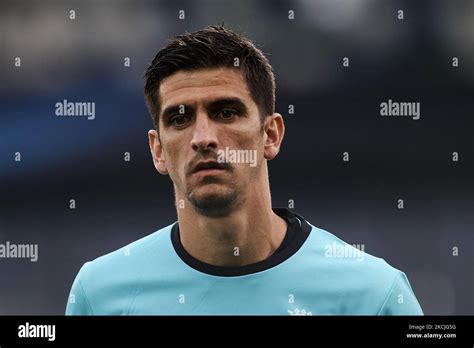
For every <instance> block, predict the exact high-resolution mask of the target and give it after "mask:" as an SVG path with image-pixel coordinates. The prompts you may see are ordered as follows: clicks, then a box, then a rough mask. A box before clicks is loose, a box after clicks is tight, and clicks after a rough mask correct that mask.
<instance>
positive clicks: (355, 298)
mask: <svg viewBox="0 0 474 348" xmlns="http://www.w3.org/2000/svg"><path fill="white" fill-rule="evenodd" d="M274 211H275V213H277V214H278V215H280V216H281V217H282V218H284V219H285V220H286V221H287V222H288V230H287V233H286V237H285V239H284V241H283V243H282V245H281V246H280V248H278V250H277V251H275V252H274V253H273V254H272V255H271V256H270V257H269V258H268V259H266V260H263V261H260V262H257V263H254V264H251V265H246V266H240V267H222V266H214V265H210V264H206V263H203V262H201V261H199V260H197V259H195V258H193V257H192V256H191V255H190V254H188V253H187V252H186V250H185V249H184V248H183V246H182V245H181V242H180V238H179V225H178V223H177V222H176V223H174V224H172V225H169V226H167V227H165V228H163V229H161V230H159V231H157V232H154V233H152V234H150V235H148V236H146V237H144V238H142V239H140V240H138V241H135V242H133V243H131V244H129V245H127V246H125V247H123V248H121V249H118V250H116V251H114V252H112V253H109V254H107V255H104V256H102V257H99V258H97V259H95V260H93V261H91V262H87V263H85V264H84V265H83V266H82V268H81V269H80V271H79V273H78V274H77V276H76V279H75V280H74V283H73V285H72V289H71V293H70V296H69V300H68V303H67V308H66V315H422V314H423V312H422V309H421V307H420V305H419V303H418V301H417V299H416V297H415V295H414V293H413V290H412V289H411V286H410V284H409V282H408V279H407V277H406V276H405V274H404V273H403V272H401V271H399V270H397V269H396V268H394V267H392V266H390V265H389V264H388V263H386V262H385V261H384V260H383V259H381V258H377V257H374V256H371V255H369V254H367V253H365V252H363V251H362V250H360V249H358V248H356V247H354V246H351V245H349V244H347V243H345V242H343V241H342V240H340V239H339V238H337V237H336V236H334V235H333V234H331V233H329V232H327V231H324V230H322V229H320V228H317V227H314V226H312V225H310V224H309V223H308V222H307V221H306V220H305V219H304V218H303V217H301V216H299V215H297V214H295V213H293V212H291V211H289V210H288V209H274ZM236 257H238V256H236Z"/></svg>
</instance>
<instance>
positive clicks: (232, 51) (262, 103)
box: [145, 25, 275, 128]
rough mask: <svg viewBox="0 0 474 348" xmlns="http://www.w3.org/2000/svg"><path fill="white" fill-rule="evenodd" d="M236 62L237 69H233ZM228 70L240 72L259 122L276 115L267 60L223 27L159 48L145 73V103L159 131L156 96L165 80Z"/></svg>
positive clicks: (186, 34) (180, 36)
mask: <svg viewBox="0 0 474 348" xmlns="http://www.w3.org/2000/svg"><path fill="white" fill-rule="evenodd" d="M235 58H238V59H239V61H238V62H239V66H238V67H236V66H235V65H234V63H235ZM221 67H229V68H236V69H240V71H241V72H242V73H243V76H244V79H245V81H246V82H247V86H248V89H249V91H250V94H251V96H252V98H253V100H254V102H255V104H257V106H258V109H259V112H260V118H261V120H263V119H264V118H265V117H266V116H268V115H271V114H273V113H274V112H275V77H274V75H273V69H272V66H271V65H270V63H269V62H268V59H267V58H266V57H265V56H264V55H263V53H262V51H260V50H259V49H258V48H257V47H256V46H255V45H254V44H253V43H252V42H251V41H250V40H249V39H247V38H245V37H244V36H242V35H240V34H237V33H235V32H233V31H232V30H229V29H227V28H224V27H223V26H222V25H211V26H208V27H207V28H204V29H202V30H199V31H196V32H193V33H185V34H183V35H178V36H176V37H175V38H173V39H172V40H170V41H169V42H168V44H167V45H166V46H165V47H164V48H162V49H161V50H160V51H159V52H158V53H157V55H156V56H155V58H154V59H153V61H152V62H151V64H150V66H149V67H148V69H147V71H146V73H145V102H146V104H147V107H148V110H149V112H150V115H151V117H152V119H153V123H154V124H155V127H156V128H158V124H159V123H158V121H159V115H160V112H161V111H160V107H161V105H160V102H161V101H160V96H159V95H157V92H158V91H159V88H160V83H161V81H162V80H163V79H165V78H166V77H168V76H170V75H172V74H174V73H176V72H178V71H180V70H184V71H191V70H198V69H205V68H221Z"/></svg>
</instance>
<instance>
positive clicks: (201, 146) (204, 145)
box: [191, 112, 217, 151]
mask: <svg viewBox="0 0 474 348" xmlns="http://www.w3.org/2000/svg"><path fill="white" fill-rule="evenodd" d="M191 147H192V148H193V150H194V151H199V150H201V151H202V150H209V148H213V149H216V148H217V137H216V130H215V127H214V125H213V122H212V121H211V120H209V117H208V116H207V114H206V113H205V112H198V114H197V116H196V122H195V124H194V133H193V138H192V140H191Z"/></svg>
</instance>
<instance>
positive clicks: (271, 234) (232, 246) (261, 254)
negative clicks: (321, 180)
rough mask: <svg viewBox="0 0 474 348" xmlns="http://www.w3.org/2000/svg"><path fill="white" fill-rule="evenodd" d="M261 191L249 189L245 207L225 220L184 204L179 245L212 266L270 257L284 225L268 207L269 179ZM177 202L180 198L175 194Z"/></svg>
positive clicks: (283, 231) (282, 220) (181, 214)
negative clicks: (199, 211) (203, 213)
mask: <svg viewBox="0 0 474 348" xmlns="http://www.w3.org/2000/svg"><path fill="white" fill-rule="evenodd" d="M258 186H259V187H264V189H263V190H262V189H260V190H258V189H256V188H255V187H249V188H248V190H247V196H246V199H245V202H244V204H241V205H240V206H239V207H238V208H236V209H235V210H233V211H232V212H231V213H230V214H229V215H227V216H224V217H218V218H215V217H208V216H203V215H201V214H199V213H198V212H196V211H195V209H193V207H192V206H191V203H189V202H188V201H186V203H185V207H184V208H179V209H178V221H179V229H180V239H181V244H182V245H183V247H184V249H185V250H186V251H187V252H188V253H189V254H190V255H191V256H193V257H194V258H196V259H198V260H200V261H202V262H205V263H208V264H211V265H215V266H243V265H248V264H251V263H255V262H258V261H262V260H264V259H266V258H267V257H269V256H270V255H271V254H272V253H273V252H274V251H275V250H276V249H277V248H278V247H279V246H280V244H281V243H282V241H283V239H284V237H285V233H286V229H287V223H286V221H285V220H284V219H282V218H280V217H279V216H278V215H276V214H275V213H274V212H273V210H272V206H271V197H270V189H269V184H268V177H267V180H266V185H258ZM176 199H177V201H179V199H182V198H181V197H180V195H178V194H177V195H176Z"/></svg>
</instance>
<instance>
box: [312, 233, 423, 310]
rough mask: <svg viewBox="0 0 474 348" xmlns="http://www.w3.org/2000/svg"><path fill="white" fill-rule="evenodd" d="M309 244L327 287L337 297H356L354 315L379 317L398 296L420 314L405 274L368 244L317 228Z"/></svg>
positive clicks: (313, 258) (354, 298)
mask: <svg viewBox="0 0 474 348" xmlns="http://www.w3.org/2000/svg"><path fill="white" fill-rule="evenodd" d="M307 242H308V245H307V248H308V251H309V252H308V254H307V255H308V256H310V257H311V259H312V260H314V261H315V263H316V264H317V266H315V267H316V269H317V270H318V272H320V274H321V275H322V276H323V279H324V280H325V285H324V286H325V287H327V289H328V290H330V291H331V292H332V293H333V294H335V296H338V297H341V298H344V297H348V298H352V299H353V300H354V301H351V303H352V302H353V305H354V308H353V309H352V310H351V312H352V313H359V314H365V313H370V314H377V313H379V312H380V311H381V310H382V309H383V308H384V306H386V305H387V303H388V302H390V301H391V302H393V303H394V302H395V301H396V299H397V298H398V297H397V296H400V298H402V297H404V298H405V299H406V300H409V301H411V302H412V303H413V305H412V306H411V308H414V310H413V311H414V312H416V313H418V306H417V302H416V298H415V297H414V294H413V291H412V289H411V286H410V284H409V282H408V279H407V277H406V275H405V273H403V272H402V271H401V270H399V269H397V268H395V267H393V266H391V265H390V264H388V263H387V262H386V261H385V260H384V259H383V258H380V257H377V256H373V255H371V254H369V253H368V252H367V250H366V249H367V246H366V245H365V243H363V242H361V243H357V244H349V243H346V242H345V241H343V240H341V239H340V238H338V237H337V236H335V235H334V234H332V233H330V232H328V231H325V230H323V229H321V228H318V227H315V226H312V231H311V234H310V238H308V241H307ZM349 307H350V305H349V306H348V310H349ZM405 307H406V306H405ZM410 310H411V309H410Z"/></svg>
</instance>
